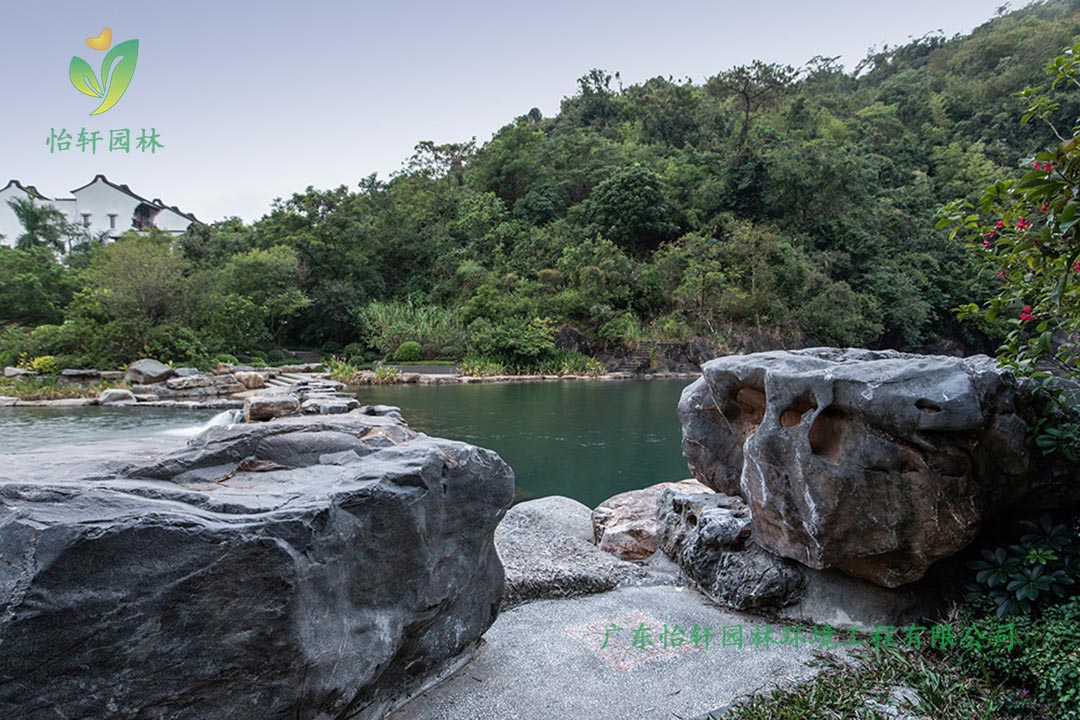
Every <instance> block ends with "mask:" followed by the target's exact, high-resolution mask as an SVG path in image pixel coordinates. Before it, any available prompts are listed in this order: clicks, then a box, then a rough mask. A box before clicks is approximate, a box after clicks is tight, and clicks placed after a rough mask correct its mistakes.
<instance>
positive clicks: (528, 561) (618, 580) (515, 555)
mask: <svg viewBox="0 0 1080 720" xmlns="http://www.w3.org/2000/svg"><path fill="white" fill-rule="evenodd" d="M589 514H590V510H589V508H588V507H586V506H585V505H582V504H581V503H579V502H577V501H576V500H571V499H570V498H564V497H559V496H552V497H546V498H540V499H538V500H529V501H528V502H523V503H518V504H517V505H515V506H514V507H512V508H510V510H509V511H508V512H507V513H506V517H505V518H503V521H502V522H501V523H499V527H498V529H497V530H496V531H495V546H496V547H497V548H498V551H499V557H500V558H502V562H503V564H504V565H505V567H506V587H505V589H504V591H503V604H504V605H506V606H513V605H519V604H521V603H524V602H529V601H532V600H542V599H554V598H567V597H575V596H578V595H589V594H591V593H598V592H604V591H606V590H611V589H613V588H616V587H621V586H627V585H643V584H654V583H657V582H672V581H673V578H671V577H660V576H659V575H658V574H657V573H656V572H654V571H652V570H651V569H648V568H643V567H639V566H638V565H635V564H634V563H631V562H626V561H624V560H619V559H617V558H614V557H612V556H611V555H609V554H608V553H606V552H604V551H602V550H600V549H599V548H598V547H596V546H595V545H593V543H592V537H591V535H592V529H591V526H590V521H589Z"/></svg>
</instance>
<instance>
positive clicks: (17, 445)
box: [0, 407, 221, 453]
mask: <svg viewBox="0 0 1080 720" xmlns="http://www.w3.org/2000/svg"><path fill="white" fill-rule="evenodd" d="M220 415H221V411H220V410H179V409H175V408H143V407H141V408H125V407H76V408H0V453H3V452H23V451H26V450H37V449H39V448H45V447H49V446H51V445H68V444H72V443H87V442H96V441H98V440H113V439H120V438H136V437H144V436H147V435H158V434H177V435H194V434H195V433H197V432H198V430H199V429H200V428H201V427H203V426H206V425H207V424H208V423H209V422H210V421H211V420H212V419H213V418H215V417H218V416H220Z"/></svg>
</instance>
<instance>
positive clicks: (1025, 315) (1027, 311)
mask: <svg viewBox="0 0 1080 720" xmlns="http://www.w3.org/2000/svg"><path fill="white" fill-rule="evenodd" d="M1020 319H1021V320H1023V321H1024V322H1029V321H1031V320H1034V319H1035V316H1034V315H1032V314H1031V306H1030V305H1025V306H1024V311H1023V312H1022V313H1020Z"/></svg>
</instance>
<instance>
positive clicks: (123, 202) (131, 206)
mask: <svg viewBox="0 0 1080 720" xmlns="http://www.w3.org/2000/svg"><path fill="white" fill-rule="evenodd" d="M72 195H74V196H75V203H76V205H77V209H76V211H75V218H74V222H75V224H77V225H78V226H79V227H82V228H85V229H86V230H87V231H88V232H89V233H90V236H91V237H97V236H98V234H99V233H102V232H105V233H108V235H109V237H119V236H120V235H123V234H124V233H125V232H127V231H128V230H131V229H132V228H133V226H132V220H133V218H134V217H135V208H137V207H139V205H141V204H143V203H142V200H140V199H139V198H136V197H133V196H132V195H129V194H127V193H125V192H123V191H122V190H118V189H116V188H114V187H113V186H112V185H110V184H109V183H107V182H106V181H105V180H104V178H102V177H101V176H100V175H98V176H97V177H96V178H94V181H93V182H91V183H90V184H89V185H86V186H84V187H81V188H78V189H77V190H73V191H72Z"/></svg>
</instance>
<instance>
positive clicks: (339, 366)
mask: <svg viewBox="0 0 1080 720" xmlns="http://www.w3.org/2000/svg"><path fill="white" fill-rule="evenodd" d="M323 364H324V365H325V366H326V369H327V371H328V372H329V373H330V379H331V380H337V381H338V382H343V383H345V384H346V385H350V384H352V383H354V382H356V378H357V376H358V375H359V371H358V370H357V369H356V368H355V367H353V365H352V363H350V362H345V361H344V360H342V359H341V358H340V357H337V356H336V355H331V356H330V357H328V358H326V359H325V360H324V361H323Z"/></svg>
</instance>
